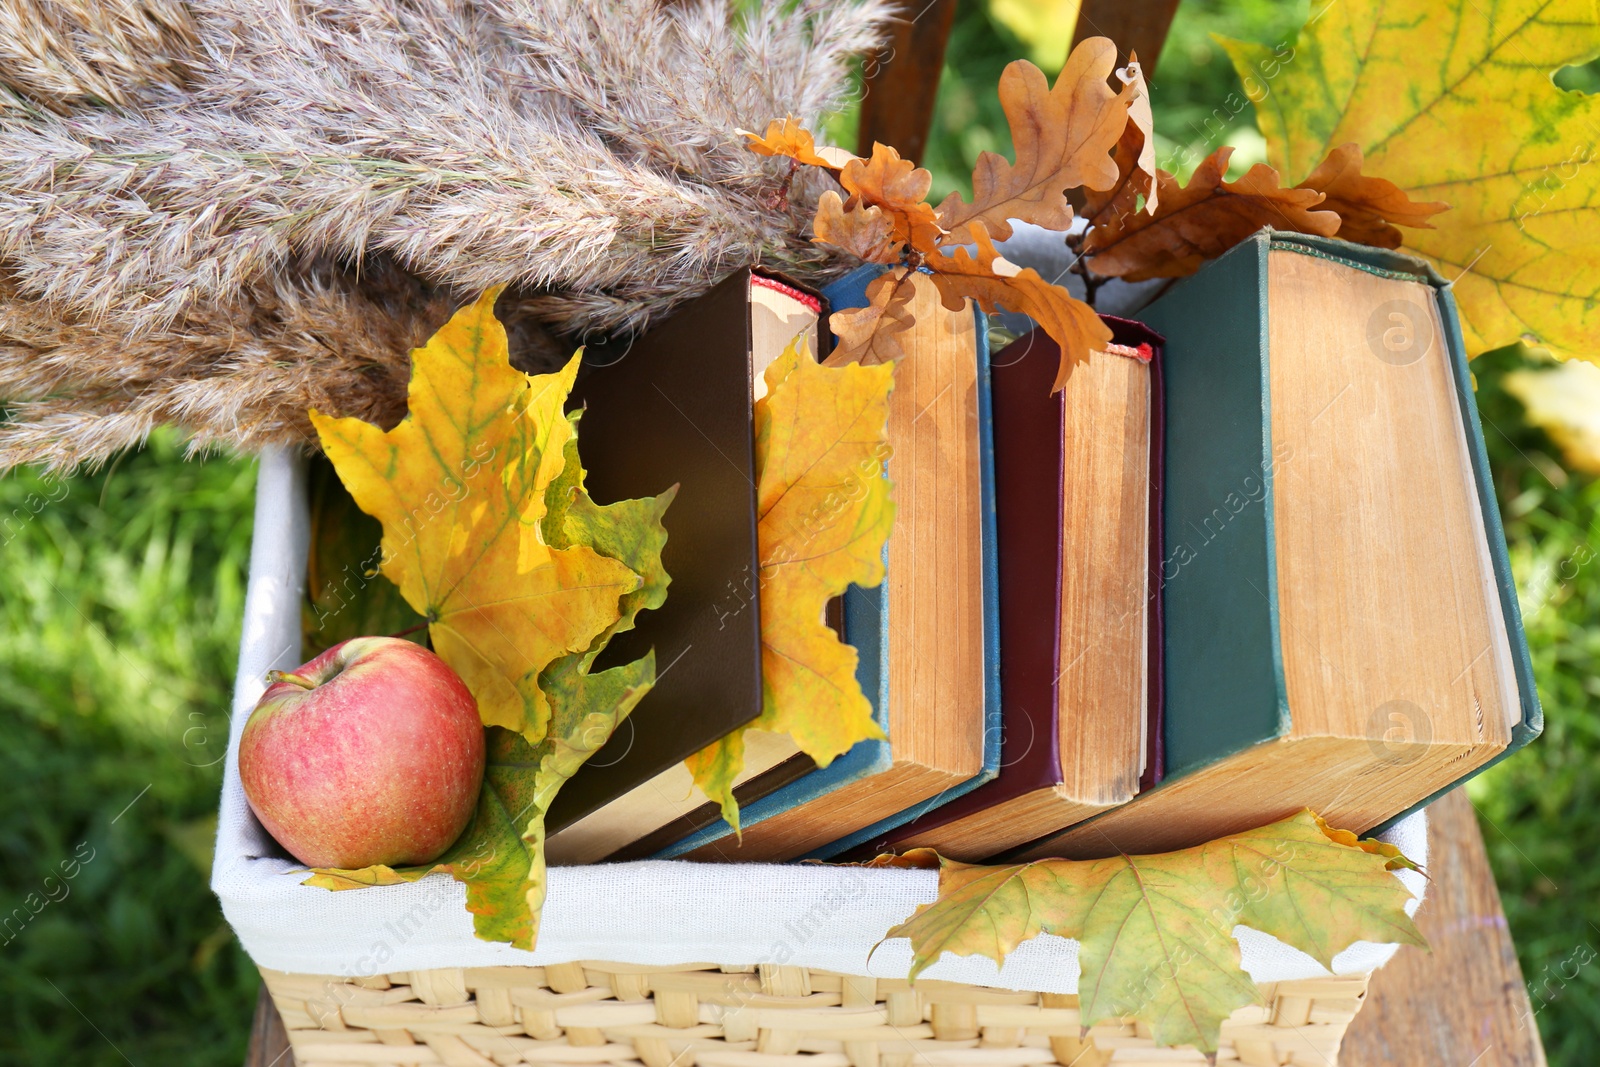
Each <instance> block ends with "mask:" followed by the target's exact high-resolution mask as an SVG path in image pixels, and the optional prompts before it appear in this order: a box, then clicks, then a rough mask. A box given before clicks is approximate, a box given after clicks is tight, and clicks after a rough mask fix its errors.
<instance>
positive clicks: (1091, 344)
mask: <svg viewBox="0 0 1600 1067" xmlns="http://www.w3.org/2000/svg"><path fill="white" fill-rule="evenodd" d="M972 234H973V237H974V238H975V239H976V243H977V246H978V254H977V256H976V257H974V256H973V255H972V254H971V253H970V252H968V251H967V249H965V248H956V249H955V250H954V252H953V254H951V255H949V256H946V255H945V254H944V253H943V252H939V251H934V252H932V253H930V254H929V255H928V256H927V258H926V259H924V260H923V262H924V263H926V264H927V265H928V267H929V269H931V270H932V271H933V272H934V273H933V284H934V285H936V286H938V287H939V295H940V297H941V298H942V299H943V301H944V306H945V307H947V308H949V309H950V310H951V311H960V310H961V308H962V307H963V306H964V304H963V303H962V301H963V299H964V298H966V297H969V296H970V297H972V299H974V300H976V301H977V302H978V305H979V306H980V307H982V308H983V310H985V311H994V310H995V308H996V307H1004V308H1006V309H1007V310H1008V311H1017V312H1021V313H1022V314H1024V315H1028V316H1030V317H1031V318H1032V319H1033V321H1034V322H1036V323H1038V324H1039V326H1040V328H1041V329H1043V330H1044V332H1045V333H1047V334H1049V335H1050V339H1051V340H1053V341H1055V343H1056V344H1057V345H1058V346H1059V347H1060V349H1061V366H1060V369H1059V370H1058V371H1057V372H1056V380H1055V384H1054V385H1053V386H1051V392H1055V391H1056V390H1059V389H1060V388H1061V387H1062V386H1063V385H1065V384H1066V382H1067V376H1068V375H1070V374H1071V373H1072V368H1073V367H1074V366H1076V365H1077V364H1079V363H1083V362H1085V361H1087V360H1088V358H1089V354H1090V353H1091V352H1095V351H1101V350H1104V348H1105V346H1106V345H1108V344H1110V343H1111V329H1110V327H1108V326H1107V325H1106V324H1105V323H1103V322H1101V321H1100V316H1098V315H1096V314H1095V311H1094V309H1093V308H1091V307H1090V306H1089V305H1087V304H1085V303H1084V302H1083V301H1081V300H1078V299H1076V298H1074V297H1073V296H1072V294H1071V293H1069V292H1067V291H1066V289H1064V288H1062V287H1061V286H1059V285H1052V284H1050V283H1049V282H1047V281H1045V280H1044V279H1043V278H1042V277H1040V275H1039V272H1038V271H1036V270H1034V269H1033V268H1032V267H1018V266H1017V265H1016V264H1015V263H1012V262H1010V261H1009V260H1007V259H1006V258H1004V257H1003V256H1001V255H1000V253H999V252H997V251H996V250H995V247H994V242H993V241H992V240H990V239H989V233H988V230H986V229H985V228H984V225H983V223H982V222H978V223H975V224H974V225H973V227H972Z"/></svg>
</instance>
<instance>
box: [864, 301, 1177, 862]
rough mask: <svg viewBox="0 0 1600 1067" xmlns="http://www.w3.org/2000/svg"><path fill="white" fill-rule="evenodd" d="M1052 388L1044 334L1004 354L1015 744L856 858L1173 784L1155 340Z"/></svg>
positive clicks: (1007, 632)
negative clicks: (1166, 727) (979, 780)
mask: <svg viewBox="0 0 1600 1067" xmlns="http://www.w3.org/2000/svg"><path fill="white" fill-rule="evenodd" d="M1105 322H1106V323H1107V324H1108V325H1109V326H1110V327H1111V329H1112V340H1113V343H1114V344H1115V345H1116V346H1117V347H1116V351H1114V352H1111V353H1096V354H1095V356H1094V358H1093V359H1092V360H1091V361H1090V362H1089V363H1088V364H1082V365H1079V366H1078V367H1076V368H1075V369H1074V370H1073V373H1072V376H1071V377H1070V378H1069V379H1068V381H1067V384H1066V386H1065V387H1064V388H1063V389H1062V391H1061V392H1059V393H1056V394H1052V393H1051V392H1050V386H1051V384H1052V382H1053V381H1054V379H1055V374H1056V367H1057V365H1058V362H1059V359H1060V350H1059V349H1058V348H1057V347H1056V345H1055V343H1054V342H1053V341H1051V340H1050V339H1049V338H1048V337H1047V336H1045V334H1044V332H1043V331H1041V330H1034V331H1033V332H1032V333H1029V334H1027V335H1026V336H1024V337H1021V338H1019V339H1017V340H1016V341H1014V342H1012V343H1011V344H1010V345H1007V346H1006V347H1005V348H1004V349H1002V350H1001V351H1000V352H998V353H996V354H995V355H994V356H993V357H992V360H991V370H990V376H991V388H992V390H993V405H994V464H995V500H996V524H997V528H998V540H999V571H1000V699H1001V720H1002V727H1003V729H1004V736H1003V738H1002V740H1001V766H1000V773H999V776H998V777H997V778H995V779H994V780H993V781H991V782H988V783H986V784H984V785H982V786H979V787H978V788H977V789H975V790H973V791H972V792H970V793H968V794H966V795H965V796H962V797H958V798H957V799H955V800H953V801H951V802H950V803H948V804H945V805H943V806H941V807H938V808H935V809H933V810H931V811H928V812H926V813H925V814H923V815H921V816H919V817H918V818H916V819H914V820H912V821H911V822H909V823H907V824H905V825H903V826H900V827H898V828H896V829H894V830H892V831H889V832H888V833H886V834H884V835H883V836H882V837H880V838H878V839H876V840H874V841H872V842H870V843H868V844H865V845H863V846H860V847H858V848H857V849H854V850H852V852H851V853H850V855H852V856H854V857H858V858H859V857H863V856H868V855H873V854H876V853H879V852H885V851H902V850H905V849H908V848H916V847H922V846H925V847H932V848H937V849H938V850H939V851H940V852H941V853H942V854H944V855H946V856H949V857H951V858H954V859H960V860H966V861H973V860H980V859H984V858H987V857H988V856H991V855H993V854H995V853H997V852H1001V851H1003V850H1005V849H1008V848H1013V847H1015V846H1017V845H1021V844H1023V843H1025V842H1028V841H1032V840H1034V839H1036V838H1038V837H1041V836H1044V835H1046V834H1050V833H1054V832H1056V831H1058V830H1061V829H1063V828H1065V827H1067V826H1071V825H1073V824H1075V823H1078V822H1081V821H1083V820H1084V819H1087V818H1090V817H1091V816H1093V815H1096V814H1098V813H1100V812H1102V811H1105V810H1107V809H1109V808H1112V807H1116V806H1117V805H1120V804H1124V803H1126V802H1127V801H1129V800H1130V799H1132V798H1133V796H1134V795H1135V794H1136V793H1138V792H1139V791H1140V789H1147V788H1150V787H1151V786H1153V785H1154V784H1155V783H1156V782H1157V781H1159V780H1160V776H1161V759H1162V753H1161V735H1162V731H1161V722H1160V715H1161V707H1162V699H1161V669H1160V664H1161V537H1160V533H1161V484H1162V476H1161V475H1162V424H1163V420H1162V395H1161V371H1160V359H1161V344H1162V339H1161V337H1160V335H1158V334H1156V333H1154V332H1153V331H1151V330H1149V329H1148V328H1147V327H1145V326H1143V325H1141V324H1139V323H1136V322H1130V321H1127V320H1124V319H1114V318H1110V317H1105Z"/></svg>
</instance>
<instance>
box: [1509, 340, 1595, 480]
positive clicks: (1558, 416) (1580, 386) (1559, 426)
mask: <svg viewBox="0 0 1600 1067" xmlns="http://www.w3.org/2000/svg"><path fill="white" fill-rule="evenodd" d="M1504 381H1505V387H1506V392H1508V393H1510V394H1511V395H1512V396H1514V397H1516V398H1517V399H1518V400H1520V401H1522V406H1523V407H1524V408H1526V409H1527V413H1528V421H1529V422H1531V423H1533V425H1535V426H1538V427H1539V428H1541V429H1542V430H1544V431H1545V432H1546V433H1548V434H1549V435H1550V437H1551V439H1552V440H1554V441H1555V443H1556V444H1558V445H1560V446H1561V452H1562V455H1563V456H1565V457H1566V461H1567V465H1568V466H1570V467H1571V468H1572V469H1574V470H1581V471H1588V472H1589V473H1591V474H1600V367H1596V366H1595V365H1594V364H1592V363H1583V362H1578V361H1573V362H1570V363H1562V364H1560V365H1558V366H1554V367H1549V368H1539V369H1523V370H1515V371H1512V372H1511V373H1510V374H1507V375H1506V376H1505V379H1504Z"/></svg>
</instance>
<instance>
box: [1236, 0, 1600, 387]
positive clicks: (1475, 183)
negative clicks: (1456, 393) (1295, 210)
mask: <svg viewBox="0 0 1600 1067" xmlns="http://www.w3.org/2000/svg"><path fill="white" fill-rule="evenodd" d="M1312 7H1313V11H1312V14H1311V18H1310V20H1309V22H1308V23H1307V25H1306V27H1305V28H1304V29H1303V30H1302V31H1301V33H1300V37H1299V39H1298V40H1297V41H1296V42H1295V46H1294V49H1295V50H1294V57H1293V59H1291V60H1288V61H1282V62H1279V61H1275V60H1271V57H1270V56H1269V51H1270V50H1269V49H1267V48H1265V47H1264V46H1261V45H1256V44H1249V43H1245V42H1241V41H1225V42H1224V44H1225V46H1226V47H1227V49H1228V51H1229V54H1230V55H1231V56H1232V58H1233V62H1234V66H1235V67H1236V68H1237V69H1238V70H1239V72H1240V73H1241V75H1243V74H1245V72H1246V71H1249V72H1250V73H1251V74H1254V73H1255V68H1254V67H1253V66H1252V65H1253V64H1257V63H1260V64H1266V63H1268V62H1269V61H1270V62H1271V63H1272V64H1273V65H1272V69H1273V70H1274V71H1275V75H1274V77H1273V78H1272V79H1271V85H1270V89H1271V91H1270V92H1269V93H1267V94H1266V95H1265V96H1264V97H1263V98H1262V99H1260V100H1259V101H1258V102H1257V103H1256V120H1257V122H1258V123H1259V124H1260V126H1261V132H1262V133H1263V134H1264V135H1265V136H1266V139H1267V151H1268V158H1269V160H1271V162H1272V163H1273V164H1274V165H1275V166H1277V167H1278V169H1279V170H1281V171H1282V172H1283V173H1284V174H1285V175H1287V176H1288V179H1289V180H1291V181H1293V180H1296V179H1298V178H1301V177H1304V176H1306V175H1308V174H1310V172H1311V170H1312V168H1314V167H1316V166H1317V164H1318V163H1319V162H1321V161H1322V159H1323V158H1324V157H1325V156H1327V155H1328V153H1329V151H1330V150H1331V149H1333V148H1335V147H1336V146H1339V145H1343V144H1345V143H1347V142H1354V143H1355V144H1357V145H1359V146H1360V147H1361V149H1362V150H1363V152H1365V154H1366V164H1367V169H1368V170H1370V171H1372V172H1373V173H1378V174H1382V175H1383V176H1384V177H1386V178H1388V179H1389V180H1391V181H1393V182H1395V183H1396V184H1397V185H1398V186H1399V187H1400V188H1401V189H1404V190H1405V191H1406V192H1408V193H1409V194H1411V196H1412V197H1413V198H1415V199H1418V200H1442V201H1446V202H1448V203H1449V204H1450V205H1451V207H1452V210H1451V211H1450V212H1449V213H1448V214H1446V215H1443V216H1441V217H1440V218H1439V220H1438V222H1437V229H1431V230H1421V231H1418V232H1416V233H1409V234H1407V235H1406V246H1407V249H1408V250H1409V251H1413V252H1416V253H1417V254H1419V255H1422V256H1424V257H1425V258H1427V259H1429V260H1431V261H1432V262H1433V263H1434V265H1435V266H1436V267H1437V268H1438V269H1439V271H1440V273H1441V274H1443V275H1444V276H1445V277H1446V278H1447V279H1451V280H1453V282H1454V291H1455V298H1456V302H1457V304H1458V305H1459V307H1460V309H1461V324H1462V330H1463V333H1464V334H1465V338H1466V343H1467V348H1468V349H1469V351H1470V352H1472V353H1473V354H1476V353H1479V352H1483V351H1486V350H1488V349H1491V348H1498V347H1500V346H1502V345H1506V344H1510V343H1512V342H1514V341H1516V340H1518V339H1519V338H1523V339H1528V340H1531V341H1533V342H1535V343H1537V344H1540V345H1542V346H1544V347H1546V348H1548V349H1550V350H1551V351H1552V352H1554V353H1555V354H1557V355H1559V356H1562V357H1572V356H1579V357H1583V358H1585V359H1591V360H1594V359H1600V300H1597V299H1596V296H1597V295H1600V211H1597V210H1596V208H1595V203H1596V200H1597V198H1600V160H1596V158H1595V156H1596V149H1595V137H1596V131H1597V130H1600V99H1597V98H1596V97H1594V96H1591V95H1586V94H1583V93H1576V92H1567V91H1565V90H1562V89H1560V88H1558V87H1557V86H1556V85H1555V84H1554V83H1553V82H1552V81H1551V75H1552V74H1553V73H1554V72H1556V71H1558V70H1560V69H1561V68H1562V67H1564V66H1567V65H1570V64H1582V63H1586V62H1588V61H1589V60H1591V59H1593V58H1594V57H1595V56H1596V55H1597V54H1600V16H1597V13H1596V10H1595V4H1594V0H1508V2H1496V3H1482V2H1479V0H1407V2H1402V3H1396V2H1393V0H1336V2H1329V0H1316V2H1315V3H1313V5H1312ZM1262 69H1266V68H1265V66H1263V67H1262Z"/></svg>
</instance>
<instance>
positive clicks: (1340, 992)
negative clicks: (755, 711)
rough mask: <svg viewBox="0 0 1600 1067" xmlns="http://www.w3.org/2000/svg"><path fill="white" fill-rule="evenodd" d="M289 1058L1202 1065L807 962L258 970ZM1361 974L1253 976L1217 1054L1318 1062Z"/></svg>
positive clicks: (1335, 1035) (1000, 1007)
mask: <svg viewBox="0 0 1600 1067" xmlns="http://www.w3.org/2000/svg"><path fill="white" fill-rule="evenodd" d="M262 975H263V976H264V977H265V979H266V982H267V988H268V990H269V991H270V992H271V994H272V999H273V1001H274V1002H275V1003H276V1004H277V1006H278V1010H279V1012H280V1013H281V1014H282V1015H283V1020H284V1023H285V1025H286V1026H287V1027H288V1031H289V1040H290V1043H291V1045H292V1046H293V1048H294V1052H295V1058H296V1061H297V1062H298V1064H299V1067H347V1065H355V1064H363V1065H372V1064H394V1065H401V1064H407V1065H409V1064H424V1063H430V1064H446V1065H449V1067H490V1065H493V1064H513V1063H534V1064H629V1065H637V1064H643V1065H645V1067H692V1065H700V1067H782V1065H787V1064H793V1065H796V1067H801V1065H804V1067H912V1065H922V1064H941V1065H950V1067H965V1065H968V1064H970V1065H973V1067H982V1065H996V1067H999V1065H1021V1064H1035V1063H1038V1064H1045V1063H1058V1064H1072V1065H1074V1067H1102V1065H1105V1064H1113V1065H1116V1067H1138V1065H1148V1067H1156V1065H1161V1067H1170V1065H1172V1064H1176V1063H1203V1062H1204V1061H1205V1058H1204V1057H1203V1056H1202V1055H1201V1054H1200V1053H1199V1052H1196V1051H1193V1050H1179V1049H1157V1048H1156V1047H1155V1043H1154V1042H1152V1041H1151V1040H1149V1031H1148V1029H1146V1028H1145V1027H1144V1026H1143V1025H1140V1024H1134V1023H1128V1024H1125V1025H1113V1024H1104V1023H1102V1024H1100V1025H1098V1026H1094V1027H1091V1028H1090V1029H1089V1033H1088V1038H1087V1040H1080V1037H1079V1034H1080V1027H1079V1023H1078V1019H1079V1016H1078V998H1077V997H1076V996H1067V995H1062V994H1052V993H1012V992H1006V991H1003V990H995V989H983V988H978V987H975V986H967V985H957V984H954V983H950V982H934V981H920V982H918V983H917V984H916V985H915V986H914V987H913V986H910V985H908V984H907V983H906V982H904V981H895V980H889V979H872V978H856V977H850V976H843V975H837V974H829V973H826V972H823V971H814V970H808V969H806V968H803V967H776V966H767V965H762V966H760V967H750V968H745V969H739V968H718V967H712V966H703V967H695V966H685V967H670V968H669V967H634V966H624V965H620V964H610V963H587V962H586V963H567V964H560V965H556V966H550V967H489V968H474V969H467V970H429V971H414V972H410V973H399V974H391V975H388V976H386V977H379V978H359V979H346V978H331V977H321V976H317V975H302V974H283V973H280V972H277V971H268V970H263V971H262ZM1366 988H1367V976H1366V975H1354V976H1349V977H1339V978H1323V979H1311V980H1305V981H1295V982H1280V983H1277V984H1276V985H1269V986H1263V987H1262V992H1263V994H1264V995H1265V997H1266V1000H1267V1003H1268V1004H1269V1005H1271V1006H1270V1007H1256V1008H1244V1009H1241V1010H1239V1011H1237V1012H1235V1013H1234V1014H1233V1016H1232V1018H1230V1019H1229V1020H1228V1021H1227V1022H1225V1023H1224V1024H1223V1026H1222V1049H1221V1051H1220V1053H1219V1054H1218V1057H1217V1058H1218V1060H1219V1061H1221V1062H1232V1063H1240V1064H1273V1065H1281V1064H1308V1065H1310V1064H1314V1065H1315V1067H1330V1065H1332V1064H1333V1063H1334V1062H1335V1060H1336V1058H1337V1055H1338V1049H1339V1042H1340V1041H1341V1040H1342V1039H1343V1037H1344V1032H1345V1029H1346V1027H1348V1026H1349V1024H1350V1020H1351V1019H1352V1018H1354V1017H1355V1014H1356V1010H1357V1009H1358V1008H1359V1007H1360V1006H1361V1000H1362V998H1363V997H1364V996H1365V995H1366Z"/></svg>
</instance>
